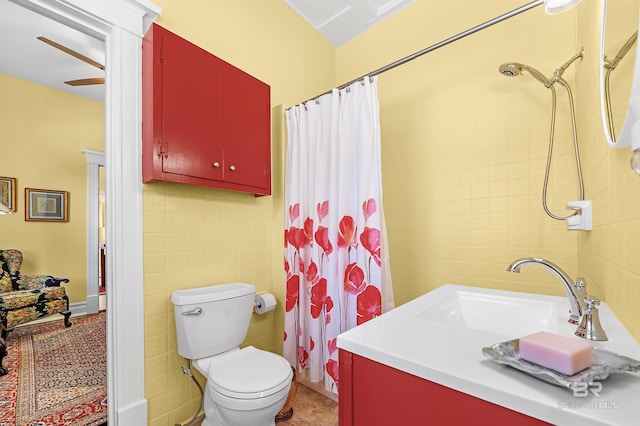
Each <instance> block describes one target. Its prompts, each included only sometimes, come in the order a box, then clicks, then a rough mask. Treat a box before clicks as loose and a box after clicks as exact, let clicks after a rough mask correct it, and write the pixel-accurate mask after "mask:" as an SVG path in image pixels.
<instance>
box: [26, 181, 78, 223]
mask: <svg viewBox="0 0 640 426" xmlns="http://www.w3.org/2000/svg"><path fill="white" fill-rule="evenodd" d="M68 199H69V193H68V192H66V191H50V190H48V189H34V188H25V189H24V205H25V212H24V219H25V220H27V221H47V222H68V221H69V218H68V211H69V202H68Z"/></svg>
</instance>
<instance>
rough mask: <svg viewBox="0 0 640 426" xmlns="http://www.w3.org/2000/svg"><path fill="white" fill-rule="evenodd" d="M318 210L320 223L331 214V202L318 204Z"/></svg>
mask: <svg viewBox="0 0 640 426" xmlns="http://www.w3.org/2000/svg"><path fill="white" fill-rule="evenodd" d="M316 210H317V212H318V221H319V222H322V219H324V218H325V217H327V215H328V214H329V202H328V201H324V202H322V203H318V206H317V207H316Z"/></svg>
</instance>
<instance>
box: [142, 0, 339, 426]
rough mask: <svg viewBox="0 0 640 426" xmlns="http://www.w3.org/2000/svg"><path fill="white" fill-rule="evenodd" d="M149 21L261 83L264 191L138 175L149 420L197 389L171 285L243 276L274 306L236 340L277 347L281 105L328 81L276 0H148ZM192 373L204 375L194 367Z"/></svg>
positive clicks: (157, 422) (176, 416)
mask: <svg viewBox="0 0 640 426" xmlns="http://www.w3.org/2000/svg"><path fill="white" fill-rule="evenodd" d="M155 3H156V4H158V5H159V6H161V7H162V8H163V12H162V15H161V16H160V18H159V20H158V24H160V25H162V26H163V27H165V28H167V29H169V30H170V31H173V32H175V33H176V34H179V35H180V36H182V37H184V38H186V39H188V40H190V41H191V42H193V43H195V44H197V45H199V46H200V47H202V48H204V49H206V50H208V51H210V52H211V53H213V54H215V55H216V56H218V57H220V58H222V59H224V60H226V61H228V62H230V63H231V64H233V65H235V66H237V67H239V68H241V69H243V70H244V71H246V72H248V73H249V74H252V75H253V76H255V77H257V78H259V79H260V80H262V81H264V82H265V83H267V84H269V85H270V87H271V105H272V107H273V109H272V165H273V172H272V176H273V195H272V196H270V197H259V198H255V197H254V196H253V195H251V194H244V193H236V192H231V191H224V190H217V189H212V188H203V187H196V186H190V185H182V184H172V183H164V182H154V183H151V184H146V185H144V189H143V200H144V273H145V380H146V386H145V391H146V397H147V398H148V400H149V424H151V425H154V426H165V425H173V424H175V423H177V422H180V421H186V420H187V419H189V418H190V417H191V415H192V414H193V412H194V411H195V410H196V408H197V406H198V403H199V397H200V396H199V393H198V390H197V388H196V386H195V385H194V384H193V383H192V382H191V381H190V379H189V378H188V377H187V376H185V375H183V374H182V372H181V369H180V366H181V365H185V364H186V362H185V361H184V359H182V358H181V357H180V356H179V355H178V353H177V346H176V337H175V322H174V318H173V305H172V304H171V301H170V296H171V292H172V291H174V290H177V289H183V288H191V287H202V286H205V285H211V284H218V283H225V282H235V281H243V282H248V283H253V284H255V285H256V286H257V290H258V293H261V292H272V293H273V294H274V295H275V296H276V299H277V300H278V303H279V306H278V308H277V309H276V310H275V311H274V312H270V313H268V314H266V315H262V316H259V315H256V314H254V315H253V319H252V322H251V326H250V329H249V333H248V336H247V339H246V344H250V345H253V346H256V347H258V348H261V349H266V350H270V351H274V352H278V353H281V352H282V336H283V318H284V310H283V308H282V307H283V306H284V285H283V277H284V272H283V227H284V211H283V204H284V202H283V179H284V178H283V170H284V143H283V139H282V138H283V130H282V126H283V108H282V107H281V105H287V106H288V105H292V104H295V103H298V102H300V101H302V100H304V99H306V98H307V97H311V96H314V95H316V94H318V93H320V92H323V91H325V90H326V89H327V88H330V87H331V86H332V85H333V84H334V70H335V63H334V48H333V46H332V45H330V44H329V43H328V42H327V41H326V40H325V39H324V38H322V36H320V35H319V34H318V33H317V32H316V31H314V30H313V29H312V28H311V27H309V26H308V24H306V22H304V21H303V20H302V18H300V17H299V16H298V15H296V14H295V13H294V12H293V11H292V10H291V9H290V8H289V7H288V6H287V5H286V3H284V2H283V1H280V0H268V1H265V0H248V1H232V0H215V1H211V0H206V1H205V0H197V1H196V0H191V1H189V2H176V1H169V0H164V1H156V2H155ZM198 378H199V379H200V381H201V382H202V383H204V379H203V378H202V377H201V376H199V375H198Z"/></svg>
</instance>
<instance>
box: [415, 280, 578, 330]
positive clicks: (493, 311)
mask: <svg viewBox="0 0 640 426" xmlns="http://www.w3.org/2000/svg"><path fill="white" fill-rule="evenodd" d="M559 310H560V311H562V312H566V311H567V310H566V309H564V308H563V307H559V306H558V303H556V302H552V301H548V300H540V298H539V297H536V296H535V295H531V294H526V293H522V296H520V295H519V294H518V293H516V292H499V291H495V290H494V291H486V289H481V288H479V289H469V290H466V289H459V288H457V289H456V288H452V289H451V291H449V292H447V293H446V294H445V295H444V297H443V298H442V299H441V300H439V301H438V302H436V303H434V304H432V305H430V306H429V307H427V308H426V309H424V310H423V311H421V312H420V313H419V314H418V315H417V316H418V317H419V318H424V319H429V320H433V321H439V322H443V323H447V324H452V325H454V326H458V327H465V328H469V329H473V330H480V331H485V332H489V333H497V334H502V335H505V336H514V337H519V336H524V335H527V334H531V333H535V332H537V331H550V332H554V333H555V332H557V331H558V322H559V321H563V319H562V318H559V316H558V311H559ZM565 316H566V318H565V319H564V321H566V320H567V319H568V313H567V315H565Z"/></svg>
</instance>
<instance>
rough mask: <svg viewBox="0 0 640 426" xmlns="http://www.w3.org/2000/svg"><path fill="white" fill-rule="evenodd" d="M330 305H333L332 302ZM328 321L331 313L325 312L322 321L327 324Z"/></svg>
mask: <svg viewBox="0 0 640 426" xmlns="http://www.w3.org/2000/svg"><path fill="white" fill-rule="evenodd" d="M331 306H332V307H333V304H331ZM330 322H331V314H329V313H327V314H326V315H325V316H324V323H325V324H329V323H330Z"/></svg>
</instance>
